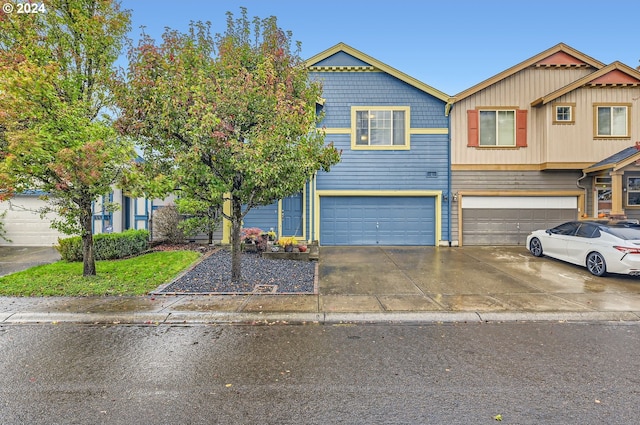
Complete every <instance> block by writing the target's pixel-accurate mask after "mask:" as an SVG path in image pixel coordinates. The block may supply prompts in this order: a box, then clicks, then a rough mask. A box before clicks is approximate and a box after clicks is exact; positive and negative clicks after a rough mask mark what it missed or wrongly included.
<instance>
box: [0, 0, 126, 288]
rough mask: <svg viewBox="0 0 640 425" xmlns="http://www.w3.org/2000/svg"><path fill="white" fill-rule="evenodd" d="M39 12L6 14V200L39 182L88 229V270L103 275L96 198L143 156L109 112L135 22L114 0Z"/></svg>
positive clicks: (64, 214)
mask: <svg viewBox="0 0 640 425" xmlns="http://www.w3.org/2000/svg"><path fill="white" fill-rule="evenodd" d="M44 7H45V9H44V10H42V9H41V10H40V11H39V13H35V14H28V15H22V14H20V15H18V14H11V15H9V14H6V15H0V128H1V129H2V135H1V136H2V137H1V138H0V139H1V140H2V142H3V143H2V153H0V197H1V198H0V199H8V198H10V197H11V196H13V195H15V194H16V193H21V192H25V191H28V190H39V191H42V192H43V193H45V194H46V195H44V196H43V198H44V199H45V200H47V201H48V202H47V204H46V205H47V206H46V207H45V208H44V209H43V210H42V211H41V213H43V214H44V213H47V212H49V211H53V212H55V213H57V214H58V215H59V216H60V219H59V220H57V221H54V222H53V224H52V226H54V227H55V228H57V229H58V230H60V231H61V232H63V233H66V234H79V235H81V237H82V242H83V261H84V268H83V275H85V276H89V275H95V274H96V268H95V256H94V250H93V236H92V228H91V227H92V226H91V224H92V213H91V206H92V202H93V201H94V200H96V199H97V198H98V197H99V196H100V195H104V194H107V193H109V192H110V190H111V186H112V184H114V183H115V182H116V179H117V177H118V175H119V174H120V173H121V170H122V168H123V164H124V163H125V162H126V161H128V160H129V159H130V158H132V157H133V149H132V147H131V146H130V144H129V143H127V142H125V141H124V140H123V139H122V138H120V137H117V133H116V132H115V130H114V129H113V127H112V125H111V123H110V120H109V118H108V117H107V114H106V113H107V112H109V110H108V108H109V107H111V106H113V97H112V95H111V94H110V91H109V82H110V80H111V75H112V73H113V63H114V62H115V60H116V59H117V58H118V56H119V54H120V52H121V49H122V47H123V43H124V37H125V34H126V33H127V32H128V30H129V26H130V24H129V22H130V16H129V12H127V11H121V10H120V6H119V3H118V2H116V1H112V0H48V1H47V2H46V3H45V6H44Z"/></svg>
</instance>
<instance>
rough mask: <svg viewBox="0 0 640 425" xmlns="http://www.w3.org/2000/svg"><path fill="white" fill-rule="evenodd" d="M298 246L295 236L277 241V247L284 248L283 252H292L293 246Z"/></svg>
mask: <svg viewBox="0 0 640 425" xmlns="http://www.w3.org/2000/svg"><path fill="white" fill-rule="evenodd" d="M297 244H298V240H297V239H296V237H295V236H289V237H284V238H280V239H278V245H280V246H283V247H284V252H293V246H294V245H297Z"/></svg>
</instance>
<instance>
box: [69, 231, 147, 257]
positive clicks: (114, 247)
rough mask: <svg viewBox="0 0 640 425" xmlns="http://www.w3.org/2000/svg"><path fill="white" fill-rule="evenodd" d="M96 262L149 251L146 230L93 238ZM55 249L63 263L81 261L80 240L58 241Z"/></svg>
mask: <svg viewBox="0 0 640 425" xmlns="http://www.w3.org/2000/svg"><path fill="white" fill-rule="evenodd" d="M93 247H94V249H95V257H96V260H114V259H117V258H125V257H130V256H132V255H137V254H140V253H141V252H144V251H146V250H147V249H149V232H148V231H147V230H133V229H131V230H126V231H124V232H122V233H100V234H98V235H94V236H93ZM56 249H57V250H58V252H59V253H60V255H61V256H62V259H63V260H65V261H82V238H81V237H80V236H74V237H71V238H65V239H58V246H56Z"/></svg>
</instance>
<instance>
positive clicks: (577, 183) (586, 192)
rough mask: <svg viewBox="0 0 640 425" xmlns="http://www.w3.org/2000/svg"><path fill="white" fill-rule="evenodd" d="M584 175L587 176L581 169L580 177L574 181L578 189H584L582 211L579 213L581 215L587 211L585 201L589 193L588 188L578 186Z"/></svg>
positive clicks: (586, 201)
mask: <svg viewBox="0 0 640 425" xmlns="http://www.w3.org/2000/svg"><path fill="white" fill-rule="evenodd" d="M585 177H587V173H585V172H584V170H582V177H580V178H579V179H578V181H576V186H577V187H578V189H582V190H584V211H582V214H580V215H581V216H584V215H585V214H586V213H587V211H586V210H587V203H588V200H589V198H588V197H587V196H588V195H589V193H588V189H587V188H586V187H583V186H580V180H582V179H584V178H585ZM578 218H580V217H578Z"/></svg>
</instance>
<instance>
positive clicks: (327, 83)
mask: <svg viewBox="0 0 640 425" xmlns="http://www.w3.org/2000/svg"><path fill="white" fill-rule="evenodd" d="M306 66H307V68H308V69H309V73H310V79H311V80H314V81H320V82H321V83H322V87H323V96H322V97H323V99H322V100H321V101H320V102H319V104H318V111H319V113H322V114H323V120H322V122H321V123H320V126H321V127H322V128H323V129H324V130H325V132H326V141H327V143H329V142H333V143H334V145H335V146H336V147H337V148H338V149H339V150H342V159H341V161H340V163H338V164H337V165H335V166H333V167H332V168H331V171H330V172H328V173H326V172H319V173H318V174H317V175H316V176H314V178H312V179H311V181H309V182H308V184H307V185H306V186H305V188H304V189H303V190H302V192H301V193H300V194H298V195H296V196H294V197H291V198H287V199H284V200H282V201H279V202H277V203H275V204H273V205H270V206H267V207H260V208H257V209H255V210H252V211H251V212H249V214H248V215H247V217H246V218H245V222H244V226H245V227H260V228H262V229H264V230H269V229H270V228H273V229H274V230H276V232H277V233H278V235H279V236H292V235H295V236H299V237H300V238H301V239H304V240H308V241H313V240H317V241H318V242H319V243H320V245H325V246H326V245H387V246H388V245H448V244H449V242H448V241H449V240H450V225H449V223H450V206H451V203H450V199H449V198H450V197H449V193H450V167H449V164H450V144H449V119H448V116H447V104H448V100H449V96H448V95H446V94H444V93H442V92H440V91H438V90H436V89H434V88H433V87H430V86H428V85H426V84H424V83H422V82H420V81H418V80H416V79H414V78H412V77H410V76H408V75H406V74H403V73H402V72H400V71H397V70H395V69H394V68H392V67H390V66H388V65H385V64H384V63H381V62H380V61H378V60H376V59H374V58H372V57H370V56H367V55H366V54H364V53H362V52H360V51H358V50H356V49H354V48H352V47H350V46H348V45H346V44H344V43H339V44H337V45H336V46H334V47H331V48H330V49H327V50H325V51H324V52H322V53H319V54H318V55H316V56H314V57H312V58H310V59H309V60H307V61H306Z"/></svg>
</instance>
